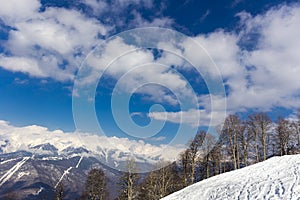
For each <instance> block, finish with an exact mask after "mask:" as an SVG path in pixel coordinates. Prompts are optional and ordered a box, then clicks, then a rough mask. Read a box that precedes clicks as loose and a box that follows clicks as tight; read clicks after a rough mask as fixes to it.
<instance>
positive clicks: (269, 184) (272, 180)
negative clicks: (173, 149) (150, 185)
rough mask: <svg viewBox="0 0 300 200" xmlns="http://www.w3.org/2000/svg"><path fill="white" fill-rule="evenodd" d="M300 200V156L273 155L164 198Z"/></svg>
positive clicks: (187, 199) (179, 199) (173, 199)
mask: <svg viewBox="0 0 300 200" xmlns="http://www.w3.org/2000/svg"><path fill="white" fill-rule="evenodd" d="M175 199H176V200H184V199H186V200H201V199H205V200H209V199H210V200H216V199H220V200H232V199H240V200H244V199H249V200H250V199H251V200H252V199H274V200H275V199H278V200H282V199H284V200H288V199H290V200H298V199H300V155H290V156H283V157H273V158H270V159H269V160H267V161H265V162H261V163H257V164H255V165H252V166H249V167H246V168H243V169H239V170H235V171H231V172H228V173H224V174H221V175H218V176H214V177H212V178H209V179H206V180H203V181H201V182H199V183H196V184H194V185H191V186H189V187H187V188H185V189H183V190H180V191H178V192H175V193H174V194H171V195H169V196H167V197H165V198H163V200H175Z"/></svg>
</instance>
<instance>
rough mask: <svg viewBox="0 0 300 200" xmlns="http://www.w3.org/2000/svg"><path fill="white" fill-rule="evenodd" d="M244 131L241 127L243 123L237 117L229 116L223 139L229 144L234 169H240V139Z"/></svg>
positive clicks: (225, 124) (225, 123)
mask: <svg viewBox="0 0 300 200" xmlns="http://www.w3.org/2000/svg"><path fill="white" fill-rule="evenodd" d="M243 129H244V128H243V126H242V125H241V121H240V119H239V117H238V116H237V115H229V116H228V117H227V118H226V119H225V122H224V127H223V134H222V137H223V140H225V141H227V142H228V143H229V148H230V152H231V159H232V163H233V168H234V169H238V168H240V155H239V152H240V149H239V140H238V139H239V137H240V134H241V132H242V131H243Z"/></svg>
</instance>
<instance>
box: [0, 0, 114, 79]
mask: <svg viewBox="0 0 300 200" xmlns="http://www.w3.org/2000/svg"><path fill="white" fill-rule="evenodd" d="M33 2H34V1H33ZM13 3H15V1H12V2H10V3H8V4H9V5H10V6H13V5H14V4H13ZM22 5H23V4H21V5H19V4H18V6H20V8H19V9H21V10H22V9H25V7H24V6H22ZM18 6H17V7H18ZM27 6H29V7H30V4H29V5H27ZM34 6H35V7H34ZM34 6H31V7H34V8H32V9H31V14H30V15H28V16H27V17H26V18H25V17H24V18H17V17H18V16H17V15H15V14H14V13H15V11H14V12H8V11H7V12H4V11H3V12H1V11H0V17H2V18H3V19H4V22H5V23H6V24H8V25H10V26H12V27H13V28H14V29H12V30H10V31H9V39H8V41H6V42H5V43H4V45H3V46H4V47H5V49H6V51H8V52H9V55H11V56H8V55H6V54H2V55H1V60H0V62H1V66H2V67H4V68H5V69H7V70H12V71H20V72H24V73H28V74H29V75H32V76H37V77H51V78H53V79H56V80H59V81H65V80H72V79H73V76H74V73H75V71H76V69H77V68H78V66H79V65H80V63H81V62H82V60H83V58H84V56H85V55H86V54H87V53H88V52H90V51H91V49H92V48H93V47H94V46H95V45H97V44H98V42H99V41H100V40H99V38H98V36H99V35H105V34H107V32H108V30H110V27H109V26H105V25H103V24H101V23H100V22H99V21H97V20H96V19H94V18H87V17H85V16H84V15H83V14H81V13H80V12H78V11H75V10H67V9H64V8H46V10H45V11H43V12H39V11H38V9H37V8H39V6H40V4H34ZM31 7H30V8H31ZM28 9H29V8H28ZM29 10H30V9H29ZM24 12H25V11H24ZM26 12H27V11H26ZM20 13H21V14H22V12H21V11H20ZM14 17H16V19H15V20H11V19H13V18H14ZM6 61H9V62H6ZM21 61H22V65H20V64H19V63H20V62H21ZM13 63H15V64H18V65H15V66H12V64H13ZM64 65H65V66H64ZM61 66H63V67H61Z"/></svg>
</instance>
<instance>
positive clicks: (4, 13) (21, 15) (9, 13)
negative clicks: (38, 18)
mask: <svg viewBox="0 0 300 200" xmlns="http://www.w3.org/2000/svg"><path fill="white" fill-rule="evenodd" d="M0 4H1V7H0V17H1V18H2V20H4V21H5V22H6V23H8V24H9V25H13V24H14V23H15V22H18V21H24V20H28V19H30V18H31V17H32V16H33V15H35V14H36V12H37V11H38V10H39V8H40V6H41V4H40V2H39V1H38V0H22V1H19V0H10V1H6V0H0Z"/></svg>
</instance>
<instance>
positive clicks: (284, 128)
mask: <svg viewBox="0 0 300 200" xmlns="http://www.w3.org/2000/svg"><path fill="white" fill-rule="evenodd" d="M276 135H277V137H278V143H279V148H280V155H281V156H283V155H287V154H288V145H289V140H290V137H291V124H290V122H289V121H288V120H285V119H283V118H279V119H278V122H277V127H276Z"/></svg>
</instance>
